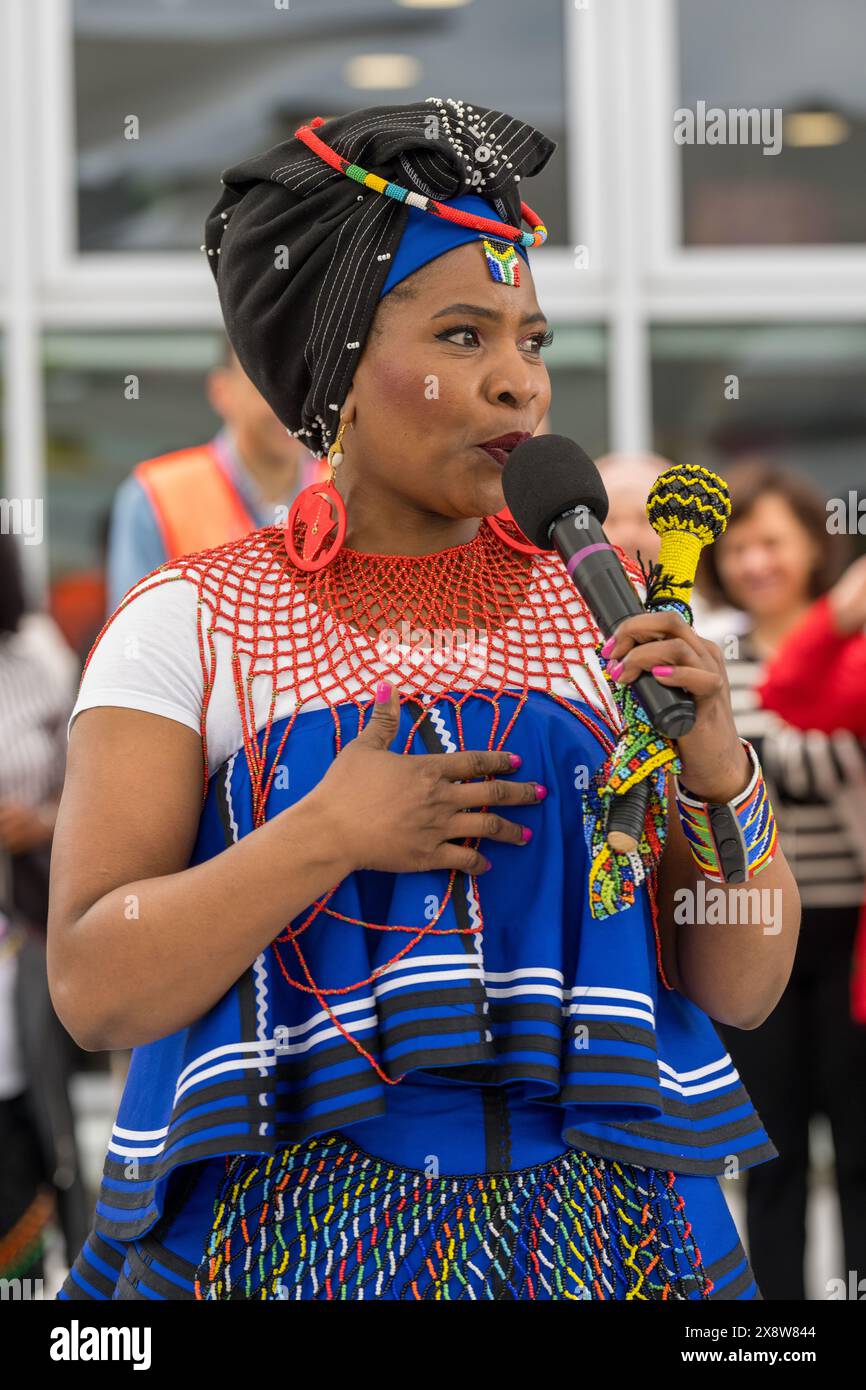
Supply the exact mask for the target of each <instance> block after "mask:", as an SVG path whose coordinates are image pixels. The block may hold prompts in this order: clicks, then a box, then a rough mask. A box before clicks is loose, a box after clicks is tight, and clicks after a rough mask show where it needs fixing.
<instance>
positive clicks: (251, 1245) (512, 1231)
mask: <svg viewBox="0 0 866 1390" xmlns="http://www.w3.org/2000/svg"><path fill="white" fill-rule="evenodd" d="M226 1165H227V1175H226V1178H225V1181H224V1183H223V1186H222V1189H221V1191H220V1192H219V1195H218V1197H217V1200H216V1203H215V1206H214V1224H213V1229H212V1231H211V1234H210V1238H209V1241H208V1246H207V1249H206V1252H205V1255H204V1257H203V1259H202V1261H201V1264H200V1265H199V1268H198V1272H197V1276H196V1281H195V1290H196V1298H197V1299H199V1300H202V1301H208V1302H210V1301H216V1300H224V1299H268V1300H270V1299H284V1300H293V1301H294V1300H361V1299H394V1300H402V1299H405V1300H408V1301H410V1302H415V1301H418V1302H423V1301H428V1300H432V1301H436V1300H442V1301H447V1302H451V1301H456V1300H458V1299H466V1300H481V1301H487V1300H536V1301H538V1300H551V1299H572V1300H575V1299H577V1300H584V1299H587V1300H594V1301H604V1300H616V1299H635V1300H641V1301H652V1300H660V1301H666V1300H682V1299H695V1298H701V1299H705V1298H709V1297H710V1294H711V1292H712V1289H713V1282H712V1280H711V1279H710V1278H709V1276H708V1275H707V1273H706V1271H705V1269H704V1266H703V1263H702V1260H701V1253H700V1250H699V1249H698V1247H697V1245H696V1244H695V1241H694V1237H693V1235H692V1228H691V1224H690V1222H689V1221H688V1219H687V1217H686V1213H685V1202H684V1200H683V1197H682V1195H681V1194H680V1193H679V1192H678V1191H677V1188H676V1181H675V1175H674V1174H673V1173H671V1172H667V1173H663V1172H659V1171H658V1170H657V1169H652V1168H637V1167H632V1166H630V1165H628V1164H624V1163H619V1162H617V1161H615V1160H612V1159H603V1158H598V1157H595V1156H594V1155H591V1154H587V1153H585V1152H583V1151H582V1150H578V1149H568V1150H567V1151H566V1152H565V1153H563V1154H560V1155H558V1156H557V1157H556V1158H555V1159H552V1160H551V1161H549V1162H547V1163H543V1164H538V1165H536V1166H535V1167H532V1168H524V1169H520V1170H517V1171H514V1172H499V1173H477V1174H471V1175H460V1176H452V1177H428V1176H427V1175H426V1174H425V1173H423V1172H421V1171H420V1170H418V1169H411V1168H401V1167H399V1166H398V1165H397V1164H394V1163H390V1162H388V1161H386V1160H384V1159H379V1158H374V1157H372V1156H371V1155H370V1154H367V1153H364V1151H363V1150H361V1149H359V1148H358V1147H357V1145H355V1144H353V1143H352V1142H351V1141H350V1140H349V1139H348V1138H346V1137H345V1136H343V1135H341V1134H339V1133H338V1132H334V1133H331V1134H325V1135H320V1136H318V1137H316V1138H314V1139H310V1140H308V1141H307V1142H306V1143H303V1144H296V1145H293V1146H292V1147H290V1148H286V1149H283V1150H282V1151H281V1152H279V1153H277V1154H275V1155H273V1156H271V1157H268V1158H265V1159H262V1158H261V1157H260V1156H258V1155H257V1156H252V1155H245V1154H236V1155H234V1156H233V1157H231V1158H228V1159H226Z"/></svg>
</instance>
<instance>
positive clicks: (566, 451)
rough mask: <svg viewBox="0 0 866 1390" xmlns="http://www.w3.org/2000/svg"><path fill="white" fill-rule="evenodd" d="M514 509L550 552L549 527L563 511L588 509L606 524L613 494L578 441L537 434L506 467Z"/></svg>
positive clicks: (527, 533) (506, 485)
mask: <svg viewBox="0 0 866 1390" xmlns="http://www.w3.org/2000/svg"><path fill="white" fill-rule="evenodd" d="M502 488H503V491H504V493H505V501H506V503H507V504H508V510H509V511H510V512H511V515H512V516H513V517H514V520H515V521H516V522H517V524H518V526H519V527H520V529H521V531H522V532H523V534H524V535H525V536H526V538H527V539H528V540H530V541H532V542H533V544H534V545H537V546H540V547H541V549H542V550H550V549H551V545H550V538H549V536H548V531H549V529H550V526H551V524H552V523H553V522H554V521H555V520H556V518H557V517H558V516H562V514H563V512H567V511H569V510H570V509H571V508H572V507H586V509H587V511H590V512H592V513H593V515H594V516H595V517H596V518H597V519H598V521H600V522H601V523H602V524H604V520H605V517H606V516H607V507H608V502H607V493H606V492H605V490H604V483H603V482H602V481H601V474H600V473H599V471H598V469H597V468H596V466H595V464H594V463H593V461H592V459H591V458H590V457H589V455H588V454H585V453H584V452H583V450H582V449H581V447H580V445H579V444H575V442H574V440H573V439H566V438H565V436H564V435H561V434H534V435H533V436H532V438H531V439H524V441H523V443H522V444H518V446H517V448H516V449H515V450H514V451H513V452H512V453H511V454H509V456H508V458H507V459H506V461H505V467H504V469H503V470H502Z"/></svg>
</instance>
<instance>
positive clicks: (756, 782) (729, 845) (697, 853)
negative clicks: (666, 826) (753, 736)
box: [674, 738, 778, 883]
mask: <svg viewBox="0 0 866 1390" xmlns="http://www.w3.org/2000/svg"><path fill="white" fill-rule="evenodd" d="M740 742H741V743H742V744H743V747H744V748H745V750H746V752H747V753H748V755H749V758H750V760H751V763H752V768H753V772H752V776H751V778H750V779H749V785H748V786H747V787H746V789H745V791H743V792H740V794H739V796H735V797H734V798H733V800H732V801H728V802H722V803H719V802H713V801H699V800H698V799H697V797H694V796H692V795H691V794H690V793H689V792H688V791H686V789H685V788H684V787H682V786H681V785H680V783H679V781H678V779H677V778H676V777H675V778H674V789H675V793H676V802H677V810H678V811H679V814H680V821H681V822H682V827H683V831H684V833H685V837H686V839H687V840H688V842H689V848H690V849H691V851H692V854H693V856H694V859H695V863H696V864H697V866H698V868H699V869H700V871H701V873H702V874H703V875H704V877H705V878H709V879H712V880H713V881H714V882H716V883H744V882H746V881H747V880H748V879H750V878H754V877H755V875H756V874H759V873H760V872H761V870H762V869H764V868H766V866H767V865H768V864H769V863H770V861H771V860H772V858H773V856H774V854H775V853H776V847H777V845H778V837H777V833H776V818H775V816H774V815H773V808H772V806H771V805H770V798H769V796H768V795H767V787H766V784H765V782H764V776H763V773H762V771H761V764H760V763H759V762H758V755H757V753H756V752H755V750H754V748H753V747H752V745H751V744H750V743H749V741H748V739H745V738H744V739H741V740H740Z"/></svg>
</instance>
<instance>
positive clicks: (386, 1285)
mask: <svg viewBox="0 0 866 1390" xmlns="http://www.w3.org/2000/svg"><path fill="white" fill-rule="evenodd" d="M554 148H555V146H554V144H553V142H552V141H550V140H549V139H547V138H546V137H545V136H544V135H543V134H541V133H540V132H539V131H537V130H534V129H533V128H532V127H530V126H528V125H526V124H525V123H523V122H522V121H520V120H518V119H515V118H514V117H511V116H509V115H506V114H503V113H501V112H498V111H494V110H491V109H488V108H483V107H475V108H473V107H472V106H470V105H468V104H466V103H463V102H461V101H456V100H452V99H448V100H447V101H443V100H440V99H438V98H429V99H428V100H427V101H422V102H417V103H413V104H409V105H404V106H394V107H374V108H369V109H365V110H361V111H354V112H351V113H350V114H348V115H346V116H343V117H339V118H336V119H333V120H330V121H328V122H327V123H322V122H321V121H319V120H318V118H317V119H316V120H315V121H313V122H312V123H311V125H310V126H307V127H301V129H300V130H299V131H298V132H296V135H295V137H294V138H293V139H291V140H288V141H286V142H285V143H284V144H282V145H279V146H277V147H276V148H275V149H272V150H270V151H268V152H267V153H265V154H262V155H259V156H256V157H255V158H253V159H250V160H248V161H245V162H244V163H242V164H240V165H238V166H237V167H235V168H232V169H230V170H228V171H226V174H225V176H224V179H223V183H224V185H225V187H224V190H223V192H222V195H221V198H220V200H219V202H218V203H217V205H216V207H215V208H214V210H213V212H212V214H211V216H210V217H209V219H208V221H207V224H206V240H205V244H204V250H205V252H206V254H207V256H208V259H209V262H210V264H211V267H212V269H213V272H214V275H215V277H216V280H217V286H218V290H219V294H220V300H221V305H222V309H223V314H224V318H225V321H226V326H227V331H228V333H229V336H230V338H231V341H232V343H233V345H234V347H235V350H236V351H237V353H238V356H239V358H240V360H241V362H242V364H243V366H244V368H245V370H246V371H247V372H248V373H249V375H250V376H251V378H252V379H253V380H254V381H255V383H256V384H257V386H258V387H259V389H260V390H261V391H262V393H263V395H264V396H265V398H266V399H267V400H268V401H269V402H270V403H271V405H272V406H273V408H274V409H275V410H276V412H277V414H278V415H279V417H280V418H281V419H282V420H283V422H284V424H285V425H286V427H287V428H289V429H290V430H291V431H292V433H294V434H296V435H297V436H298V437H300V438H301V439H302V440H303V441H304V442H305V443H306V444H307V445H308V446H309V447H310V448H311V449H312V450H313V452H315V453H317V454H319V455H324V454H325V453H327V454H328V457H329V461H330V464H331V470H330V473H331V481H330V482H329V483H328V484H327V485H326V486H325V485H323V484H319V485H317V486H315V487H313V488H310V489H308V491H307V494H306V495H304V496H302V497H300V498H299V499H298V500H297V502H296V504H295V506H294V507H293V510H292V513H291V515H290V516H289V517H288V518H285V517H281V518H280V519H279V520H278V522H277V524H275V525H274V526H272V527H267V528H265V529H264V530H262V531H257V532H254V533H252V534H251V535H249V536H247V537H246V538H244V539H243V540H242V541H238V542H232V543H230V544H227V545H224V546H221V547H218V548H217V549H214V550H211V551H207V552H201V553H198V554H195V555H192V556H189V557H186V558H185V559H183V560H181V561H176V562H173V563H171V564H169V565H167V566H164V567H162V568H161V569H160V570H158V571H156V572H154V574H153V575H151V576H149V577H148V579H146V580H143V581H142V582H141V584H139V585H138V586H137V587H136V589H134V590H132V591H131V593H130V595H129V596H128V597H127V599H126V600H125V601H124V603H123V604H122V605H121V607H120V608H119V609H118V610H117V612H116V613H115V614H114V616H113V618H112V619H111V620H110V621H109V623H108V624H107V625H106V628H105V629H104V630H103V633H102V634H101V635H100V638H99V639H98V641H97V643H96V644H95V646H94V649H93V651H92V653H91V656H90V658H89V663H88V667H87V670H86V672H85V675H84V678H83V682H82V687H81V693H80V696H79V700H78V703H77V706H76V709H75V712H74V715H73V722H72V726H71V734H70V745H69V770H68V774H67V783H66V789H65V793H64V801H63V806H62V810H61V816H60V822H59V826H58V831H57V837H56V841H55V858H54V865H53V874H54V895H53V913H52V924H51V968H52V987H53V992H54V998H55V1002H56V1005H57V1007H58V1009H59V1011H60V1013H61V1016H62V1017H63V1018H64V1021H65V1022H66V1024H67V1026H68V1027H69V1029H70V1031H71V1032H72V1033H73V1035H74V1036H75V1037H76V1038H77V1039H78V1040H79V1041H80V1042H81V1043H82V1045H83V1046H85V1047H88V1048H106V1047H107V1048H113V1047H118V1048H122V1047H131V1048H133V1054H132V1061H131V1065H130V1069H129V1078H128V1081H127V1085H126V1089H125V1092H124V1095H123V1098H122V1101H121V1104H120V1108H119V1111H118V1116H117V1121H116V1124H115V1127H114V1132H113V1135H112V1139H111V1142H110V1144H109V1148H108V1153H107V1157H106V1160H105V1169H104V1177H103V1182H102V1187H101V1190H100V1193H99V1198H98V1203H97V1208H96V1216H95V1221H94V1227H93V1231H92V1233H91V1235H90V1236H89V1238H88V1240H87V1242H86V1243H85V1245H84V1247H83V1249H82V1251H81V1254H80V1256H79V1258H78V1259H77V1260H76V1262H75V1265H74V1267H73V1268H72V1270H71V1272H70V1274H69V1277H68V1278H67V1280H66V1283H65V1285H64V1287H63V1290H62V1293H61V1297H63V1298H83V1299H93V1298H156V1299H159V1298H168V1299H184V1298H187V1299H202V1300H210V1299H225V1298H256V1299H274V1298H290V1299H296V1298H297V1299H339V1298H343V1299H361V1298H367V1299H410V1300H414V1299H419V1300H421V1299H435V1298H443V1299H454V1298H480V1299H567V1298H570V1299H599V1300H601V1299H624V1298H639V1299H665V1298H675V1299H704V1298H724V1299H737V1298H756V1297H759V1296H760V1295H759V1292H758V1290H757V1289H756V1286H755V1283H754V1280H753V1277H752V1274H751V1270H750V1268H749V1265H748V1262H747V1259H746V1256H745V1254H744V1251H743V1248H742V1246H741V1244H740V1241H739V1239H738V1237H737V1232H736V1229H735V1227H734V1224H733V1222H732V1220H731V1217H730V1215H729V1213H728V1208H727V1205H726V1202H725V1198H724V1195H723V1192H722V1189H721V1186H720V1182H719V1179H720V1176H721V1175H723V1174H732V1173H734V1174H735V1173H737V1172H738V1171H740V1170H741V1169H745V1168H748V1167H750V1166H752V1165H754V1164H757V1163H762V1162H764V1161H766V1160H767V1159H770V1158H772V1157H774V1156H775V1150H774V1148H773V1146H772V1144H771V1143H770V1141H769V1139H768V1137H767V1135H766V1133H765V1132H764V1129H763V1127H762V1124H761V1121H760V1118H759V1117H758V1115H757V1114H756V1113H755V1111H754V1108H753V1107H752V1104H751V1102H750V1100H749V1097H748V1095H747V1094H746V1092H745V1090H744V1088H743V1086H742V1084H741V1082H740V1079H739V1077H738V1075H737V1072H736V1071H735V1069H734V1068H733V1067H732V1065H731V1063H730V1059H729V1058H728V1056H727V1055H726V1053H725V1050H724V1047H723V1046H722V1045H721V1043H720V1040H719V1037H718V1035H717V1032H716V1030H715V1028H714V1026H713V1023H712V1022H711V1021H710V1020H711V1017H712V1018H716V1019H720V1020H723V1021H725V1022H728V1023H731V1024H733V1025H735V1026H740V1027H745V1028H750V1027H753V1026H755V1025H756V1024H757V1023H758V1022H760V1021H761V1020H762V1019H763V1018H764V1017H766V1015H767V1014H768V1012H769V1011H770V1010H771V1009H772V1008H773V1007H774V1005H775V1002H776V1000H777V999H778V997H779V995H780V993H781V991H782V989H783V987H784V984H785V981H786V979H787V977H788V974H789V972H790V968H791V961H792V957H793V952H794V948H795V941H796V931H797V919H798V905H797V894H796V888H795V887H794V885H793V883H792V881H791V878H790V874H789V872H788V870H787V866H786V864H785V861H784V858H783V856H782V855H781V853H779V852H776V853H775V854H774V853H773V848H774V846H775V840H774V838H773V837H772V834H771V831H772V812H771V810H770V808H769V807H768V806H766V805H764V803H763V801H762V800H761V796H762V792H761V786H762V784H761V782H760V769H759V768H758V767H757V765H756V763H755V762H754V759H753V756H752V754H751V753H750V750H749V748H748V746H746V745H744V744H743V743H742V742H741V741H740V739H739V738H738V736H737V734H736V730H735V728H734V725H733V719H732V717H731V712H730V704H729V700H728V694H727V686H726V681H725V678H724V672H723V668H722V661H721V656H720V653H719V652H718V649H717V648H715V647H713V646H712V644H710V643H708V642H705V641H702V640H701V639H700V638H698V637H697V636H696V635H695V634H694V632H693V631H692V629H691V628H690V627H689V625H688V623H687V622H686V621H684V620H683V618H682V617H680V616H679V615H678V614H677V613H673V612H662V613H658V614H655V615H651V616H648V615H643V616H640V617H638V618H634V619H630V620H628V621H627V622H626V623H624V624H623V625H622V626H621V627H620V629H619V630H618V633H617V637H616V641H615V642H614V641H610V642H608V643H607V644H606V647H605V648H604V656H605V657H606V658H608V659H609V660H610V663H611V664H610V665H609V667H608V669H607V672H605V670H604V669H603V662H602V661H601V660H600V655H599V649H600V647H601V638H600V635H599V632H598V630H597V628H596V627H595V626H594V624H593V622H592V619H591V617H590V615H589V613H588V611H587V609H586V607H585V605H584V604H583V602H582V600H581V599H580V597H579V596H578V594H577V592H576V590H575V589H574V587H573V586H572V583H571V581H570V579H569V578H568V575H567V574H566V571H565V567H564V566H563V564H562V562H561V561H560V560H559V558H558V557H557V556H556V555H555V553H553V551H541V550H539V549H537V548H536V547H535V546H533V545H532V544H531V543H530V542H529V541H528V540H527V538H526V537H525V536H523V535H522V533H521V532H520V531H519V530H518V528H517V527H516V525H515V524H514V522H513V520H512V519H511V518H510V516H509V514H508V513H507V511H506V509H505V507H504V497H503V492H502V482H501V471H502V465H503V462H504V459H505V457H506V454H507V451H508V449H510V448H511V447H513V446H514V444H515V443H517V442H518V441H519V440H521V439H523V438H525V437H527V436H528V435H530V434H532V433H533V432H534V431H535V429H536V428H537V426H538V425H539V423H540V421H541V420H542V417H543V416H544V413H545V411H546V409H547V406H548V403H549V399H550V384H549V378H548V374H547V369H546V367H545V364H544V360H543V349H544V346H545V344H546V342H547V341H549V337H548V335H547V333H546V327H547V325H546V320H545V318H544V315H543V313H542V312H541V310H540V308H539V306H538V302H537V299H536V296H535V291H534V287H533V281H532V276H531V274H530V272H529V269H528V252H527V248H528V247H529V246H531V245H532V246H534V245H538V244H540V242H541V241H543V240H544V238H545V236H546V232H545V229H544V227H543V224H542V223H541V220H540V218H539V217H538V216H537V215H536V214H535V213H534V212H533V211H532V209H531V208H530V207H529V206H528V205H527V204H526V203H523V202H522V200H521V196H520V194H521V188H520V184H521V180H522V179H524V178H527V177H529V176H531V175H533V174H535V173H537V172H538V171H539V170H540V169H542V168H543V167H544V165H545V164H546V163H547V161H548V159H549V158H550V156H551V154H552V152H553V150H554ZM522 222H526V223H527V224H528V227H529V230H526V229H523V227H522ZM495 441H498V446H497V445H496V444H495V443H494V442H495ZM482 445H488V446H490V447H488V448H484V447H481V446H482ZM632 574H633V576H634V578H635V580H636V581H638V582H639V580H640V575H639V573H637V571H635V570H634V567H632ZM650 667H654V668H655V670H656V672H657V674H658V678H659V679H660V680H661V681H662V682H664V681H669V682H670V684H671V685H675V686H680V687H683V688H685V689H687V690H689V691H690V692H691V694H692V695H693V696H694V698H695V700H696V705H697V720H696V723H695V726H694V729H693V731H692V732H691V733H690V734H689V735H687V736H686V737H684V738H683V739H682V740H681V742H680V746H679V756H680V758H681V775H682V778H683V789H684V790H685V787H686V786H687V788H688V792H689V793H690V794H691V796H692V801H693V803H694V805H697V804H698V803H697V802H696V801H695V798H703V799H704V802H705V803H706V804H709V803H710V802H711V801H715V802H718V803H728V802H731V803H732V805H733V808H734V810H735V811H736V810H737V809H738V808H739V807H740V806H741V804H742V798H743V796H744V795H745V794H746V793H747V792H748V794H749V797H750V798H751V804H752V805H753V806H754V805H756V804H760V805H761V806H762V807H763V810H762V812H761V817H760V820H761V824H762V827H763V831H764V832H766V840H765V846H766V844H769V845H770V849H769V851H768V852H766V853H763V854H762V855H761V879H762V886H766V887H768V888H778V889H779V890H780V891H781V892H782V893H783V896H784V899H785V914H784V928H783V929H782V930H779V931H778V932H777V933H776V934H773V935H769V934H764V933H762V932H761V931H760V929H759V928H756V927H754V926H748V925H746V926H744V925H728V926H723V927H718V926H711V925H705V926H701V927H697V928H684V927H683V928H679V927H677V926H676V925H675V923H674V894H675V893H676V892H677V891H681V890H683V889H686V890H688V891H693V890H694V889H695V887H696V885H697V884H698V882H699V880H700V879H701V878H702V877H706V876H707V873H710V875H711V874H712V866H711V865H709V864H708V860H707V854H709V850H707V851H706V853H705V855H704V860H703V863H704V868H705V869H706V871H707V873H705V872H704V870H702V869H700V868H699V867H698V863H697V860H696V859H695V858H693V855H692V850H691V848H690V844H689V841H688V840H687V839H686V838H685V835H684V833H683V831H682V830H681V829H680V825H679V816H678V814H677V811H676V810H675V809H674V808H673V798H671V801H670V805H668V803H667V801H666V800H665V801H664V803H663V804H662V805H661V806H659V805H658V804H656V803H655V802H653V801H651V802H650V807H651V816H650V817H649V818H648V821H647V828H646V830H645V833H644V836H643V838H642V841H641V853H640V854H635V855H633V856H631V857H630V858H629V857H627V856H624V855H623V856H617V858H619V859H622V860H623V861H627V862H626V863H624V864H623V865H621V866H620V867H621V868H622V870H623V872H622V874H621V875H620V878H619V879H618V880H617V882H618V883H619V884H620V891H619V892H618V894H615V895H614V898H615V901H614V900H611V899H610V898H609V897H607V898H606V899H605V902H606V904H607V907H605V908H603V909H602V908H600V907H599V902H598V901H597V897H598V895H596V897H595V898H593V897H591V895H590V892H589V886H590V876H591V870H592V869H593V861H592V855H591V849H590V847H589V846H590V845H591V844H592V840H591V837H588V836H587V833H586V824H587V811H588V808H589V807H590V806H591V804H592V803H593V792H592V789H593V787H595V786H597V785H599V781H598V779H599V778H601V781H602V782H604V781H605V780H606V778H605V770H606V769H608V768H609V760H610V755H611V753H612V750H613V749H614V745H615V744H616V742H617V738H618V734H619V732H620V729H621V726H622V718H621V714H620V704H619V702H618V700H617V698H616V697H615V692H616V690H617V689H620V691H622V690H624V689H625V688H626V686H627V685H628V682H629V681H630V680H631V679H633V677H634V676H635V675H636V674H637V673H638V672H639V671H640V670H647V669H649V668H650ZM617 677H619V678H620V681H621V685H620V686H619V687H618V686H617V685H616V684H615V679H616V678H617ZM756 798H757V800H756ZM752 833H753V832H752V830H751V829H749V830H747V831H745V832H744V835H745V839H744V842H743V843H744V848H745V852H746V854H747V856H748V863H747V866H746V867H747V872H751V871H752V870H754V867H755V863H756V862H757V861H755V860H754V859H753V857H751V856H752V855H753V851H755V850H756V846H755V844H753V843H752V839H751V838H750V837H751V836H752ZM662 851H664V852H663V853H662ZM721 891H722V893H724V892H726V891H728V890H727V889H722V890H721Z"/></svg>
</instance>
